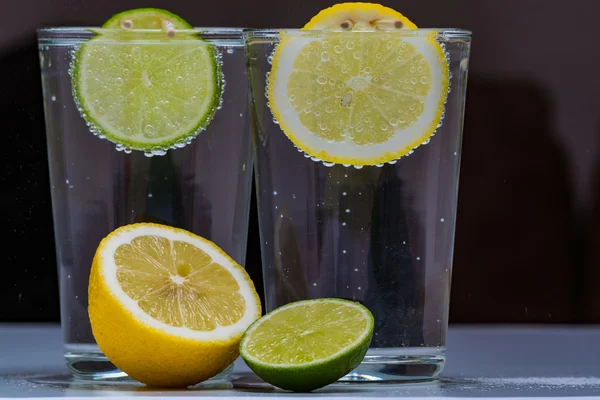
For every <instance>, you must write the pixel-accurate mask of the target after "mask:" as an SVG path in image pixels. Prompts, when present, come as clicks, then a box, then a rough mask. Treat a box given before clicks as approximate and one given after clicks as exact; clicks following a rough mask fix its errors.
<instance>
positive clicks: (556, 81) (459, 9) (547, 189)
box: [0, 0, 600, 323]
mask: <svg viewBox="0 0 600 400" xmlns="http://www.w3.org/2000/svg"><path fill="white" fill-rule="evenodd" d="M382 3H383V4H384V5H388V6H390V7H392V8H395V9H397V10H399V11H401V12H402V13H404V14H405V15H406V16H408V17H409V18H410V19H412V20H413V21H414V22H415V23H416V24H417V25H419V26H421V27H457V28H466V29H471V30H472V31H473V48H472V58H471V64H470V71H471V72H470V75H469V85H468V94H467V113H466V120H465V136H464V155H463V160H462V170H461V183H460V195H459V207H458V224H457V233H456V250H455V261H454V270H453V282H452V298H451V311H450V320H451V322H453V323H466V322H483V323H486V322H536V323H585V322H588V323H599V322H600V291H599V290H598V288H599V287H600V269H599V268H598V266H599V265H600V160H599V156H600V118H599V117H600V114H599V111H600V51H598V45H597V41H598V39H597V29H596V28H595V26H597V18H598V17H597V16H598V15H599V14H600V2H598V1H595V0H587V1H586V0H569V1H561V0H546V1H541V0H496V1H494V0H454V1H447V0H445V1H439V0H431V1H415V0H413V1H398V0H396V1H383V2H382ZM331 4H333V1H317V0H303V1H292V0H289V1H283V0H256V1H246V0H220V1H219V2H209V1H184V0H163V1H158V0H101V1H98V0H88V1H86V0H53V1H44V0H19V1H9V0H0V10H1V11H2V16H3V18H2V24H1V26H0V132H1V135H0V138H1V139H0V140H1V141H2V143H3V145H2V151H0V154H2V158H3V162H4V164H3V165H4V166H3V168H4V171H3V174H2V175H1V176H0V180H1V182H0V188H1V191H2V195H1V197H0V199H1V203H0V210H2V211H1V213H2V224H0V233H1V234H2V239H0V243H1V246H2V251H0V265H1V266H2V269H1V270H2V273H1V274H0V321H58V320H59V308H58V287H57V278H56V264H55V252H54V238H53V230H52V215H51V203H50V194H49V183H48V169H47V159H46V142H45V133H44V118H43V109H42V95H41V84H40V76H39V64H38V56H37V45H36V37H35V29H36V28H39V27H48V26H98V25H101V24H102V23H103V22H104V21H105V20H107V19H108V18H109V17H110V16H111V15H112V14H114V13H116V12H119V11H122V10H126V9H130V8H137V7H162V8H167V9H169V10H170V11H172V12H174V13H176V14H179V15H181V16H183V17H184V18H185V19H186V20H188V21H189V22H190V23H192V24H193V25H195V26H234V27H241V26H247V27H256V28H261V27H300V26H302V25H303V24H304V23H305V22H306V21H308V20H309V19H310V18H311V17H312V16H313V15H314V14H316V13H317V12H318V11H319V10H320V9H322V8H325V7H327V6H329V5H331ZM254 207H255V205H254V204H253V208H254ZM249 234H250V237H249V248H248V259H247V268H248V270H249V271H250V273H251V275H253V277H254V278H255V279H259V278H258V277H259V274H260V253H259V248H258V237H257V236H258V230H257V222H256V214H255V213H253V214H252V216H251V227H250V233H249Z"/></svg>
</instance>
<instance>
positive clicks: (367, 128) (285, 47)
mask: <svg viewBox="0 0 600 400" xmlns="http://www.w3.org/2000/svg"><path fill="white" fill-rule="evenodd" d="M245 36H246V54H247V59H248V78H249V80H250V90H251V96H250V97H251V108H252V112H253V136H254V137H253V143H254V146H255V173H256V184H257V196H258V206H259V218H260V230H261V241H262V255H263V273H264V283H265V291H266V293H265V303H266V304H265V308H266V311H271V310H274V309H275V308H278V307H280V306H282V305H285V304H287V303H290V302H293V301H297V300H304V299H312V298H321V297H336V298H345V299H350V300H355V301H359V302H360V303H362V304H363V305H365V306H366V307H367V308H368V309H369V310H370V311H371V312H372V314H373V316H374V333H373V338H372V341H371V344H370V348H369V350H368V352H367V354H366V357H365V358H364V360H363V362H362V363H361V364H360V366H359V367H358V368H357V369H355V370H354V371H353V372H351V373H350V374H349V375H346V377H345V378H343V380H345V381H402V380H424V379H432V378H435V377H436V376H438V374H439V373H440V371H441V369H442V368H443V365H444V362H445V344H446V331H447V322H448V309H449V307H448V306H449V304H448V303H449V294H450V277H451V270H452V254H453V244H454V227H455V221H456V203H457V191H458V176H459V166H460V154H461V152H460V150H461V140H462V126H463V116H464V108H465V91H466V83H467V70H468V60H469V49H470V41H471V34H470V32H468V31H465V30H458V29H419V28H417V27H416V25H415V24H414V23H413V22H412V21H410V20H409V19H408V18H406V17H405V16H404V15H402V14H400V13H399V12H397V11H395V10H392V9H390V8H387V7H383V6H381V5H378V4H370V3H344V4H338V5H335V6H333V7H331V8H328V9H326V10H323V11H321V12H320V13H318V14H317V15H316V16H315V17H314V18H313V19H312V20H311V21H310V22H309V23H307V24H306V26H304V27H303V28H302V29H277V30H262V31H247V32H245Z"/></svg>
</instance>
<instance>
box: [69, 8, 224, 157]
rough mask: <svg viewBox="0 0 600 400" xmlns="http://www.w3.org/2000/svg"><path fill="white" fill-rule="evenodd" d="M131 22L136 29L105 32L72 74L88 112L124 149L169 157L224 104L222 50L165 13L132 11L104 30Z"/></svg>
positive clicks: (78, 55)
mask: <svg viewBox="0 0 600 400" xmlns="http://www.w3.org/2000/svg"><path fill="white" fill-rule="evenodd" d="M123 20H125V21H128V22H127V24H125V25H127V26H129V24H130V23H131V24H132V25H133V29H120V28H119V29H115V30H111V31H109V32H107V33H101V34H98V35H97V36H95V37H94V38H93V39H92V40H90V41H88V42H87V43H85V44H84V45H82V46H81V47H80V48H79V49H78V50H77V51H76V52H75V54H74V58H73V68H72V70H71V76H72V81H73V93H74V97H75V101H76V103H77V105H78V108H79V110H80V112H81V115H82V117H83V118H84V119H85V121H86V122H87V124H88V126H89V128H90V130H91V131H92V132H93V133H94V134H96V135H98V136H100V137H105V138H106V139H108V140H110V141H111V142H113V143H115V144H116V145H117V148H118V149H119V150H126V151H128V150H141V151H144V152H145V153H146V154H147V155H161V154H165V153H166V150H168V149H169V148H177V147H183V146H185V145H186V144H188V143H189V142H190V141H191V140H192V139H193V138H195V137H196V136H197V135H198V133H199V132H200V131H201V130H203V129H204V128H205V127H206V126H207V125H208V123H209V122H210V121H211V119H212V118H213V116H214V114H215V112H216V110H217V108H218V106H219V103H220V101H221V96H222V91H223V78H222V72H221V66H220V62H219V59H218V56H217V51H216V50H215V48H214V47H213V46H212V45H210V44H208V43H206V42H205V41H203V40H201V39H199V38H198V37H197V36H196V35H195V34H194V33H192V32H189V31H188V32H185V31H182V32H177V31H176V29H181V28H189V27H190V25H189V24H188V23H187V22H185V21H183V20H182V19H181V18H179V17H177V16H175V15H174V14H171V13H169V12H166V11H163V10H157V9H141V10H131V11H126V12H123V13H120V14H117V15H116V16H114V17H112V18H111V19H110V20H109V21H108V22H107V23H106V24H105V25H104V27H107V26H108V27H113V26H122V25H123V24H122V21H123ZM160 21H167V22H168V24H163V23H162V22H160ZM171 24H172V25H171ZM158 25H161V26H162V28H158ZM173 29H175V31H174V30H173ZM167 30H168V31H167ZM173 32H175V34H173Z"/></svg>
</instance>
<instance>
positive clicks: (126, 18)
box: [102, 8, 192, 29]
mask: <svg viewBox="0 0 600 400" xmlns="http://www.w3.org/2000/svg"><path fill="white" fill-rule="evenodd" d="M165 22H169V23H171V24H173V28H174V29H192V25H190V24H189V23H188V22H187V21H185V20H183V19H182V18H181V17H179V16H178V15H175V14H173V13H172V12H170V11H167V10H162V9H160V8H136V9H135V10H127V11H123V12H120V13H118V14H115V15H113V16H112V17H110V19H109V20H108V21H106V22H105V23H104V25H102V28H124V27H127V28H130V29H164V28H165ZM129 24H131V26H130V25H129Z"/></svg>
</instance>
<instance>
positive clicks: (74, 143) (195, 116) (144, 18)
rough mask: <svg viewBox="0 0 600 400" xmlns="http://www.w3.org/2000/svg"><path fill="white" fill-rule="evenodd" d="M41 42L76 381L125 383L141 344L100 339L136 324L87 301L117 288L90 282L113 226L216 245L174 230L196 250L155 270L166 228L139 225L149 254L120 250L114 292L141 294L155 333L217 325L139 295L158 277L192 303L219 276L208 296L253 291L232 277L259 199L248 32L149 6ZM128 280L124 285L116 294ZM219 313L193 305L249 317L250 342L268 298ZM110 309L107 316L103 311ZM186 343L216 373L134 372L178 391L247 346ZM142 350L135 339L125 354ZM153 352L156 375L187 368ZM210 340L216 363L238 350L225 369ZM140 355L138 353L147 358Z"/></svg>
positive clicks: (65, 316) (50, 34)
mask: <svg viewBox="0 0 600 400" xmlns="http://www.w3.org/2000/svg"><path fill="white" fill-rule="evenodd" d="M38 37H39V51H40V53H39V54H40V64H41V73H42V81H43V89H44V93H43V95H44V107H45V116H46V134H47V143H48V157H49V166H50V179H51V194H52V205H53V213H54V228H55V230H54V232H55V241H56V251H57V260H58V267H59V277H60V301H61V320H62V325H63V331H64V340H65V357H66V360H67V365H68V367H69V368H70V370H71V371H72V372H73V374H74V375H75V377H77V378H81V379H94V380H98V379H100V380H102V379H108V378H120V377H124V376H125V375H126V374H125V373H124V372H123V371H122V368H117V367H115V365H117V366H118V367H119V366H121V365H122V366H124V367H127V366H128V365H130V363H128V360H127V359H123V357H126V356H127V354H129V353H131V352H129V353H128V351H125V350H123V349H121V350H118V351H117V352H116V354H115V353H110V349H111V348H112V347H111V346H112V345H111V343H109V342H107V343H104V342H102V343H104V344H102V343H101V340H99V338H100V337H103V338H104V340H105V341H106V338H107V337H109V336H107V335H108V334H109V333H111V332H112V333H114V332H119V330H118V329H119V327H121V328H122V327H123V326H126V325H124V324H123V323H119V324H118V326H116V325H115V324H116V323H113V325H111V323H110V320H111V318H113V317H114V318H117V315H118V313H117V311H115V309H106V310H105V309H103V308H102V307H100V308H99V307H94V308H93V310H97V311H96V314H95V317H94V314H93V313H92V311H91V310H92V308H90V313H89V314H88V305H89V306H90V307H92V305H93V304H96V303H94V301H93V298H92V295H93V296H94V298H100V297H101V296H105V295H106V293H104V292H102V291H101V290H99V291H97V292H92V291H91V290H92V289H91V286H90V292H89V293H90V298H89V299H88V283H89V282H90V269H91V267H92V264H93V259H94V254H95V253H96V251H97V249H98V246H99V244H100V242H101V240H102V239H103V238H105V237H106V236H107V235H109V233H111V232H113V231H114V230H116V229H117V228H121V227H123V226H126V225H129V224H133V223H158V224H160V225H161V226H164V225H167V226H171V227H174V228H178V229H184V230H186V232H190V235H192V234H195V235H199V236H201V237H202V238H203V239H206V240H210V241H211V242H212V243H214V246H218V248H219V250H218V251H216V250H211V249H212V247H210V246H209V247H207V249H208V250H206V251H204V252H200V253H198V251H195V252H194V251H192V250H193V249H192V247H193V246H192V245H189V246H187V245H186V243H192V244H193V243H200V244H202V243H204V242H199V241H198V240H199V239H193V238H191V239H190V238H188V239H186V238H187V237H188V236H186V235H183V234H180V233H173V232H172V233H169V232H170V231H168V230H167V231H166V236H165V237H167V238H169V237H170V236H169V235H179V236H181V238H180V239H177V240H178V241H179V242H175V239H171V241H170V242H169V240H167V242H168V243H171V244H173V247H172V248H173V250H172V251H173V252H174V251H175V247H176V246H175V244H176V243H179V244H178V245H179V246H187V247H186V248H189V249H188V250H189V251H188V250H186V251H188V252H189V254H188V255H182V254H180V253H177V254H178V255H177V257H175V255H173V258H172V259H169V260H170V261H169V262H172V263H173V265H172V268H171V267H169V268H167V269H163V270H160V271H158V272H157V271H156V270H152V269H151V264H152V263H154V264H156V263H159V261H156V260H155V259H154V258H152V257H153V256H152V254H153V253H152V251H153V250H156V247H155V246H153V245H152V244H153V243H155V240H157V239H156V238H158V237H159V234H160V232H162V231H157V232H158V233H155V234H150V233H148V230H149V229H150V230H151V229H154V228H151V227H145V226H143V225H140V226H139V229H140V230H139V231H138V233H136V235H138V236H139V237H140V238H141V239H139V243H140V246H142V247H140V248H139V251H138V253H136V254H138V256H135V255H134V256H127V257H129V258H127V259H126V260H125V261H123V260H121V259H118V257H117V255H116V254H121V255H120V256H119V257H121V258H122V257H123V254H125V253H123V252H124V251H125V250H124V249H126V248H127V246H129V245H130V242H124V243H123V244H122V246H121V247H122V248H119V249H120V250H118V251H117V250H115V249H117V248H115V249H113V250H114V254H112V255H110V256H107V259H109V260H112V261H110V262H112V263H113V264H114V263H117V266H118V267H119V268H122V271H125V270H126V269H132V270H131V271H133V272H132V273H131V274H130V275H122V274H123V273H125V272H120V273H121V275H119V277H118V280H117V281H115V286H114V287H113V288H112V289H111V290H114V291H116V292H119V293H121V294H122V295H123V297H122V298H125V299H129V300H126V301H134V300H135V301H137V302H138V305H136V306H135V307H134V308H135V310H138V311H135V310H133V311H131V310H130V311H131V312H130V314H131V315H138V314H139V315H144V317H140V318H147V319H148V320H151V319H153V318H154V319H155V320H156V321H154V325H155V328H152V324H149V326H150V327H149V328H148V329H150V330H151V329H158V330H161V329H164V330H168V329H167V328H166V327H167V326H169V324H171V325H174V328H173V331H174V332H179V333H177V335H179V336H181V335H183V336H182V337H196V336H197V337H200V338H201V337H202V334H201V333H202V332H203V331H204V330H206V331H210V330H214V327H215V321H214V320H210V321H205V322H204V323H198V322H197V321H196V322H192V320H191V319H192V318H196V317H197V315H196V314H193V313H192V314H189V313H190V312H192V311H189V312H188V316H187V317H186V318H187V319H186V318H183V319H182V318H179V319H177V318H176V317H172V318H171V317H170V318H164V315H163V314H160V315H154V314H153V312H157V311H156V310H162V308H161V307H160V306H159V304H158V303H152V301H156V302H158V301H159V300H160V301H163V300H164V299H163V298H162V297H160V296H159V297H160V298H159V297H156V298H153V297H152V296H150V294H149V293H150V291H148V293H145V292H144V293H143V295H140V292H139V291H140V290H142V289H143V288H146V289H147V288H148V285H149V280H148V279H150V277H153V278H152V279H156V280H157V282H158V283H155V285H158V286H155V287H154V289H157V288H161V287H162V286H160V285H162V283H161V282H163V283H164V285H165V286H164V291H163V292H161V293H169V292H168V290H175V289H177V290H179V292H176V293H178V295H181V296H184V295H186V296H188V295H189V296H192V297H193V296H195V295H194V293H196V292H195V291H194V290H196V289H189V290H188V292H186V291H185V290H184V289H185V288H186V287H188V286H189V287H190V288H192V285H196V286H193V287H196V288H197V287H202V285H205V283H202V282H206V281H207V280H210V279H216V281H214V282H213V281H211V282H213V283H214V285H212V284H211V285H209V286H211V287H212V288H213V289H211V290H213V292H210V293H213V297H216V298H219V296H221V295H220V294H219V293H220V290H221V289H219V288H222V290H221V291H226V292H227V293H228V296H229V298H230V300H231V299H234V298H235V297H231V296H233V293H234V292H236V290H238V289H239V290H241V291H246V292H245V293H246V294H247V293H249V290H250V289H249V286H248V287H246V286H243V285H238V284H236V282H235V281H234V280H231V279H230V277H229V278H227V273H225V272H224V271H225V270H231V271H237V270H238V269H239V264H242V265H243V263H244V261H245V253H246V238H247V222H248V209H249V204H250V193H251V192H250V188H251V176H252V161H251V137H250V134H249V126H248V123H249V119H248V112H247V106H248V104H247V96H246V92H247V79H246V76H245V71H246V70H245V56H244V49H243V34H242V30H241V29H216V28H206V29H201V28H193V27H192V26H191V25H189V24H188V23H187V22H186V21H184V20H183V19H181V18H180V17H178V16H175V15H173V14H171V13H169V12H167V11H165V10H157V9H140V10H132V11H127V12H124V13H120V14H118V15H115V17H113V18H111V19H110V20H108V21H107V22H106V23H105V24H104V25H103V26H102V27H101V28H79V27H75V28H57V29H41V30H39V32H38ZM114 237H115V238H116V237H117V236H114ZM190 237H191V236H190ZM129 239H130V240H133V237H129ZM186 240H187V242H186ZM144 243H146V244H144ZM148 243H149V244H148ZM168 243H167V244H168ZM123 246H124V247H123ZM134 247H135V246H134ZM167 248H169V249H170V248H171V247H168V246H167ZM182 248H183V247H182ZM200 248H201V249H202V247H200ZM134 250H135V249H134ZM209 250H210V251H209ZM98 251H100V250H98ZM211 251H212V252H213V253H211ZM221 252H224V253H226V254H227V258H226V259H225V258H223V261H222V262H220V264H219V265H221V267H222V268H221V267H218V266H215V265H213V264H214V262H216V261H215V260H216V259H217V258H218V257H217V256H218V254H221ZM204 253H206V254H215V256H211V257H208V258H206V257H205V258H198V257H199V256H198V254H204ZM173 254H175V253H173ZM136 257H139V258H140V260H141V261H139V260H138V259H137V258H136ZM181 257H183V258H181ZM219 257H220V256H219ZM119 260H121V261H119ZM127 260H129V261H127ZM152 260H154V261H152ZM138 261H139V262H138ZM163 261H164V260H163ZM163 261H160V262H161V263H162V262H163ZM119 262H121V264H119ZM164 262H166V261H164ZM199 262H200V263H201V264H202V263H204V264H202V265H200V264H198V263H199ZM211 263H213V264H211ZM154 264H152V265H154ZM196 264H198V265H200V266H203V265H204V266H207V265H212V267H211V268H209V269H206V270H205V271H204V272H203V273H202V274H194V273H193V271H194V268H200V267H199V266H198V265H196ZM194 265H196V267H194ZM234 267H235V268H234ZM149 268H150V270H149ZM165 268H166V267H165ZM215 268H216V269H215ZM223 268H225V269H223ZM119 271H121V270H119ZM153 271H154V272H153ZM161 271H162V272H161ZM186 271H187V274H186ZM210 271H212V272H210ZM152 273H154V275H152ZM128 274H129V272H128ZM149 274H150V275H149ZM161 274H163V275H161ZM203 274H204V275H203ZM205 274H208V275H205ZM188 275H189V277H188ZM192 275H193V277H192ZM207 276H208V277H207ZM165 277H166V278H165ZM163 278H164V279H166V280H164V279H163ZM223 279H225V280H226V281H227V279H229V281H227V282H229V283H223V284H217V283H215V282H219V281H222V280H223ZM242 281H244V280H243V279H242V280H241V281H240V282H242ZM194 282H195V283H194ZM238 283H239V282H238ZM132 284H133V285H134V286H131V285H132ZM136 285H137V286H136ZM169 285H170V286H169ZM173 285H174V286H173ZM186 285H187V286H186ZM198 285H200V286H198ZM219 285H221V286H219ZM117 286H118V287H120V289H115V287H117ZM95 287H96V288H98V287H102V286H99V285H96V286H95ZM169 288H171V289H169ZM173 288H175V289H173ZM236 288H237V289H236ZM182 290H183V291H182ZM186 290H187V289H186ZM198 290H200V289H198ZM252 290H253V289H252ZM185 293H188V294H185ZM206 293H209V292H206ZM140 296H141V297H140ZM144 296H150V297H144ZM153 296H155V294H154V295H153ZM165 296H166V295H165ZM192 297H190V298H192ZM248 298H251V297H248ZM161 299H162V300H161ZM240 299H241V297H240V298H238V299H237V300H235V301H237V303H239V304H237V306H238V307H239V306H242V308H243V304H244V301H242V300H240ZM217 303H218V302H217ZM217 303H214V304H217ZM102 304H106V302H102ZM204 304H206V305H210V304H213V303H210V302H208V303H207V302H205V303H204ZM214 304H213V305H214ZM230 306H231V304H230ZM136 307H137V308H136ZM182 307H183V306H182ZM207 307H208V308H207V310H208V311H206V310H204V311H202V310H201V308H194V310H193V312H198V313H200V312H201V311H202V312H204V314H199V315H209V316H211V317H210V318H215V319H216V320H218V321H219V324H221V325H223V326H229V325H230V324H232V326H234V325H235V324H236V323H238V322H239V321H238V320H240V321H242V322H240V323H238V325H239V324H242V325H241V326H238V325H235V326H238V327H237V328H236V329H237V331H236V332H237V333H236V335H239V336H241V334H242V333H243V329H242V328H244V327H246V326H247V325H248V324H249V323H250V322H252V321H253V320H254V319H255V318H256V315H254V314H255V313H256V312H258V314H260V304H259V305H258V308H257V306H256V305H254V306H253V307H254V308H248V307H246V310H254V311H252V312H250V311H249V312H250V313H249V314H248V315H247V316H245V317H243V318H242V316H241V314H240V315H238V316H237V317H236V316H233V317H231V318H229V319H228V318H226V317H223V316H218V312H217V311H214V310H216V309H220V308H219V307H221V308H222V307H223V305H222V304H221V305H220V306H216V305H215V306H214V307H213V308H211V307H212V306H210V307H209V306H207ZM215 307H216V308H215ZM225 307H227V304H225ZM231 307H233V306H231ZM103 310H105V311H103ZM140 310H141V311H140ZM144 310H145V311H144ZM257 310H258V311H257ZM134 311H135V312H134ZM103 312H106V313H107V315H108V316H109V317H108V318H104V319H103V317H102V313H103ZM136 312H137V313H138V314H136ZM184 312H185V311H184V310H180V309H177V310H176V311H172V310H171V311H168V312H167V311H165V313H172V314H177V313H179V316H180V317H181V314H182V313H184ZM161 313H162V311H161ZM242 314H243V313H242ZM90 315H92V316H93V317H94V318H96V320H97V321H100V322H97V323H96V326H95V327H93V326H91V325H90ZM174 318H175V319H174ZM236 318H237V319H236ZM244 318H246V319H244ZM102 321H104V322H102ZM115 321H116V320H115ZM224 321H225V322H224ZM244 321H245V322H244ZM156 326H158V328H156ZM103 329H104V330H103ZM238 331H239V332H238ZM103 332H106V333H103ZM182 332H183V333H182ZM186 332H187V333H186ZM194 332H196V336H194ZM198 332H200V333H198ZM127 335H128V334H123V335H121V337H127ZM185 335H187V336H185ZM130 336H132V337H133V338H135V339H136V340H137V342H136V343H138V344H140V346H141V344H143V343H145V345H146V346H149V343H154V342H152V340H150V339H149V337H150V336H148V337H144V336H139V335H138V336H134V335H130ZM205 336H206V335H205ZM209 336H210V335H209ZM194 340H195V339H194ZM198 340H199V339H198ZM238 340H239V339H238ZM184 342H185V340H183V339H181V340H179V341H177V340H174V341H172V343H175V344H177V346H176V347H177V349H179V350H177V351H184V349H188V350H185V354H184V356H185V357H193V358H194V359H196V360H197V361H198V363H199V364H201V365H203V366H204V367H203V368H206V369H205V370H204V371H194V370H193V368H192V369H190V370H189V372H190V374H191V373H194V374H195V375H194V376H192V377H191V378H189V379H191V380H189V379H187V378H185V379H184V376H185V374H184V373H180V374H178V376H179V379H180V380H181V382H179V383H178V382H177V381H176V380H175V381H170V382H161V381H160V380H158V381H157V380H156V379H155V378H153V377H152V376H150V377H147V376H146V375H144V374H145V372H144V371H141V372H140V371H136V370H135V366H134V368H133V369H131V367H128V368H129V369H128V370H130V371H132V373H133V374H134V375H133V376H134V377H136V379H139V380H141V381H142V382H159V383H160V384H164V385H166V386H169V385H171V384H173V385H175V384H189V383H195V382H199V381H200V380H204V379H207V378H209V377H211V376H213V375H214V374H215V373H216V372H215V371H217V372H218V371H219V370H222V369H223V368H224V367H225V366H227V365H226V364H228V363H231V361H232V360H231V357H232V355H234V354H235V352H234V351H233V350H232V349H233V348H235V347H236V346H237V343H234V342H232V344H231V346H232V347H230V348H228V350H227V351H225V350H224V349H225V348H221V350H219V349H218V348H216V347H214V346H213V347H211V348H210V349H209V350H206V348H208V347H202V346H203V345H198V344H194V343H192V342H189V340H188V342H185V343H188V346H190V347H192V348H193V349H195V350H193V349H192V350H189V349H190V347H185V345H184V344H185V343H184ZM98 344H101V348H99V347H98ZM132 346H133V345H131V344H127V343H125V344H124V348H126V349H132V348H133V347H132ZM152 347H153V348H146V350H145V351H146V352H147V354H155V355H156V357H155V358H154V359H153V360H151V361H152V362H155V363H156V364H157V365H156V366H154V367H152V365H151V362H150V361H148V362H146V364H145V365H146V367H147V368H151V369H153V370H154V374H159V372H160V368H159V367H160V366H165V368H167V367H168V368H170V370H175V369H174V368H171V367H172V366H173V364H169V362H167V360H166V358H160V357H159V355H158V354H159V353H160V350H159V346H158V345H157V344H155V345H152ZM209 347H210V346H209ZM217 347H218V346H217ZM203 348H204V349H205V350H206V351H203V353H202V354H204V356H205V357H208V356H209V355H211V354H212V355H213V356H214V357H215V359H217V358H219V357H220V356H219V357H217V356H216V355H215V354H217V355H218V354H225V353H226V354H228V356H226V357H220V358H219V361H218V362H216V361H215V362H216V364H214V365H215V366H214V367H208V366H209V365H210V361H206V360H205V359H203V358H202V356H199V355H198V354H197V352H198V351H199V350H200V349H203ZM140 349H141V348H140ZM140 351H141V350H140ZM162 351H163V353H164V355H165V357H167V358H168V357H169V355H170V357H171V358H172V359H175V360H174V362H175V363H179V364H181V363H183V362H184V359H182V358H177V354H178V353H177V351H170V350H168V349H167V348H163V350H162ZM194 351H195V352H194ZM219 351H220V352H221V353H219ZM215 352H216V353H215ZM107 356H108V358H107ZM129 356H130V357H133V358H134V359H137V360H139V359H140V358H139V354H138V355H135V354H134V355H131V354H130V355H129ZM184 356H182V357H184ZM129 361H131V358H130V359H129ZM223 363H225V365H223ZM138 365H139V363H138ZM195 367H196V366H194V368H195ZM150 372H152V371H150ZM221 376H222V375H221ZM138 377H139V378H138ZM195 379H196V380H195ZM182 382H183V383H182Z"/></svg>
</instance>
